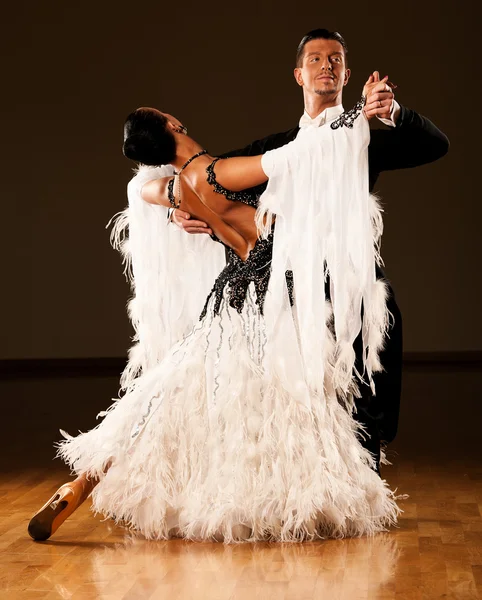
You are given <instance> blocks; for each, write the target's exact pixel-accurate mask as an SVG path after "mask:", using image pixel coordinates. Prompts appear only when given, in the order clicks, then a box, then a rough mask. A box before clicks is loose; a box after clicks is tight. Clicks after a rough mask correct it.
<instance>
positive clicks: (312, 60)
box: [311, 56, 320, 62]
mask: <svg viewBox="0 0 482 600" xmlns="http://www.w3.org/2000/svg"><path fill="white" fill-rule="evenodd" d="M317 60H320V59H319V58H318V57H317V56H315V57H314V58H312V59H311V62H315V61H317Z"/></svg>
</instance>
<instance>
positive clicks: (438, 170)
mask: <svg viewBox="0 0 482 600" xmlns="http://www.w3.org/2000/svg"><path fill="white" fill-rule="evenodd" d="M464 4H466V7H464ZM435 7H436V8H435ZM440 7H441V5H440V4H437V5H435V4H434V10H429V8H428V7H423V6H422V7H421V6H420V5H419V6H418V7H417V8H416V10H415V8H414V7H409V6H408V5H402V4H401V3H393V2H392V3H390V5H389V6H388V8H387V7H386V5H385V7H383V6H382V5H380V7H379V8H378V9H377V13H378V14H376V15H374V16H368V15H367V10H369V8H367V7H364V6H361V5H359V4H356V5H353V6H350V5H347V4H345V3H344V4H343V7H340V9H339V10H338V11H337V12H336V13H334V12H333V11H330V13H329V14H328V13H327V12H326V11H324V10H323V9H322V7H321V5H320V3H318V2H313V1H311V0H310V1H305V2H303V3H302V4H301V3H291V5H287V6H286V7H285V6H283V5H281V4H280V3H279V2H277V3H265V2H263V3H261V2H256V3H252V5H251V6H250V4H249V3H243V4H242V5H241V4H236V5H232V4H230V3H228V2H224V3H219V2H218V3H212V2H211V3H209V4H205V5H204V4H203V6H199V7H198V8H197V9H193V8H192V7H191V6H189V4H186V3H176V6H175V7H172V6H171V7H169V6H167V5H166V4H164V3H162V2H156V3H148V2H142V3H130V4H128V5H125V6H123V5H121V4H120V3H109V5H106V4H105V3H104V4H103V3H100V2H99V3H97V4H91V5H89V4H88V3H87V4H86V3H82V10H81V11H80V10H79V8H78V5H77V4H75V3H66V2H62V3H57V2H49V3H31V5H30V4H29V3H23V4H21V5H20V4H18V5H16V6H14V7H12V6H11V7H10V8H9V9H8V11H9V12H8V13H7V14H6V15H5V19H4V23H3V27H4V32H3V34H2V42H1V43H2V45H5V47H4V48H3V53H2V55H3V57H4V59H6V60H5V61H4V65H3V70H4V73H3V75H2V79H3V81H4V82H6V83H7V85H6V86H5V88H6V89H4V91H3V92H2V95H1V99H2V104H3V111H2V113H3V119H2V134H3V135H2V141H3V143H2V165H3V169H4V170H3V178H2V186H1V187H2V197H3V198H2V199H3V202H2V206H3V211H2V212H3V219H2V223H3V227H2V230H3V233H2V256H3V257H4V265H5V268H4V271H3V274H4V279H3V283H4V285H3V291H2V296H1V307H0V309H1V314H2V315H3V317H4V319H3V321H4V322H3V326H2V330H3V331H2V342H1V348H0V359H5V358H62V357H102V356H122V355H124V354H125V352H126V349H127V347H128V346H129V336H130V333H131V330H130V326H129V324H128V321H127V317H126V313H125V303H126V300H127V297H128V288H127V286H126V284H125V282H124V279H123V276H122V269H121V265H120V261H119V257H118V256H117V255H116V253H115V252H114V251H113V250H112V249H111V248H110V247H109V241H108V232H107V231H106V230H105V225H106V223H107V222H108V220H109V218H110V217H111V216H112V215H113V214H114V213H115V212H117V211H119V210H121V209H122V208H123V207H124V205H125V203H126V195H125V187H126V184H127V181H128V179H129V177H130V172H131V171H130V169H131V165H130V164H129V163H128V161H127V160H126V159H125V158H124V157H123V156H122V154H121V151H120V148H121V140H122V124H123V119H124V117H125V116H126V114H127V113H128V112H129V111H131V110H132V109H133V108H135V107H137V106H140V105H154V106H158V107H159V108H161V109H163V110H166V111H168V112H171V113H173V114H175V115H176V116H178V117H179V118H181V119H182V120H183V122H185V123H186V124H187V125H188V127H189V130H190V134H192V135H193V136H194V137H195V138H196V139H198V140H199V141H200V142H201V143H203V144H204V145H205V146H206V147H207V148H209V150H210V151H211V152H212V153H220V152H222V151H227V150H229V149H234V148H237V147H240V146H242V145H244V144H246V143H248V142H250V141H252V140H253V139H256V138H259V137H262V136H264V135H267V134H269V133H273V132H276V131H282V130H286V129H289V128H291V127H293V126H294V125H295V124H296V123H297V121H298V119H299V116H300V114H301V111H302V96H301V91H300V89H299V88H298V87H297V86H296V84H295V82H294V79H293V77H292V69H293V60H294V52H295V49H296V46H297V43H298V42H299V40H300V38H301V37H302V35H303V34H304V33H305V32H306V31H308V30H309V29H311V28H314V27H327V28H330V29H335V30H338V31H340V32H341V33H342V34H343V35H344V36H345V38H346V40H347V42H348V45H349V49H350V54H349V59H350V67H351V68H352V71H353V75H352V79H351V82H350V85H349V87H348V88H347V90H346V92H345V100H344V104H345V106H347V107H348V106H350V105H351V104H352V103H353V102H354V101H355V100H356V99H357V98H358V96H359V94H360V91H361V88H362V84H363V82H364V81H365V79H366V77H367V75H368V74H369V72H370V71H372V70H373V69H379V70H380V71H381V72H382V75H385V74H388V75H389V76H390V79H391V80H392V81H395V82H396V83H397V84H398V86H399V89H398V90H397V99H398V100H399V102H400V103H402V104H406V105H407V106H409V107H411V108H414V109H416V110H418V111H419V112H421V113H422V114H424V115H426V116H428V117H429V118H431V119H432V120H433V121H434V122H435V123H436V124H437V125H438V126H439V127H440V128H441V129H442V130H443V131H444V132H446V134H447V135H448V136H449V138H450V141H451V144H452V147H451V151H450V153H449V155H448V156H447V157H445V158H444V159H443V160H441V161H439V162H438V163H436V164H433V165H429V166H425V167H422V168H419V169H415V170H410V171H405V172H394V173H387V174H385V175H383V176H382V178H381V179H380V180H379V191H380V192H381V195H382V198H383V201H384V205H385V211H386V212H385V223H386V229H385V236H384V242H383V256H384V259H385V263H386V271H387V274H388V276H389V277H390V278H391V280H392V282H393V285H394V287H395V289H396V292H397V295H398V299H399V303H400V305H401V309H402V311H403V315H404V318H405V322H404V323H405V340H406V344H405V347H406V350H407V351H429V352H430V351H467V350H482V335H481V334H482V317H481V311H480V308H479V306H480V301H481V299H482V294H481V282H480V276H479V266H480V258H481V252H480V245H479V229H480V221H481V217H482V209H481V206H480V194H479V191H478V185H477V182H478V176H479V170H480V166H479V156H478V150H479V144H480V133H481V132H480V121H481V117H480V112H481V111H480V108H479V104H480V94H479V93H478V92H479V85H478V77H479V74H478V72H477V68H478V62H479V56H478V45H479V40H478V38H479V35H480V33H479V31H478V30H477V29H476V26H477V23H480V18H479V16H480V15H477V14H475V13H474V10H472V9H471V10H470V11H469V10H465V8H467V9H468V7H469V3H464V2H458V3H457V12H455V13H450V14H448V13H445V12H443V11H442V9H441V8H440ZM476 10H477V11H480V9H479V8H477V9H476Z"/></svg>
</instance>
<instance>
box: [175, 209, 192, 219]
mask: <svg viewBox="0 0 482 600" xmlns="http://www.w3.org/2000/svg"><path fill="white" fill-rule="evenodd" d="M174 216H175V217H176V218H179V219H190V218H191V215H190V214H189V213H187V212H184V211H183V210H179V209H178V208H176V209H175V210H174Z"/></svg>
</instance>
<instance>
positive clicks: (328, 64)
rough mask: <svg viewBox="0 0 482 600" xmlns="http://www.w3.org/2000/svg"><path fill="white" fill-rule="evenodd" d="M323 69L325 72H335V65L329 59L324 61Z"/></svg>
mask: <svg viewBox="0 0 482 600" xmlns="http://www.w3.org/2000/svg"><path fill="white" fill-rule="evenodd" d="M321 68H322V69H323V70H327V71H333V65H332V64H331V62H330V61H329V60H328V59H326V60H324V61H323V63H322V65H321Z"/></svg>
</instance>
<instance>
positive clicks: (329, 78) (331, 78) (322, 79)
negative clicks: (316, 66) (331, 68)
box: [316, 75, 335, 81]
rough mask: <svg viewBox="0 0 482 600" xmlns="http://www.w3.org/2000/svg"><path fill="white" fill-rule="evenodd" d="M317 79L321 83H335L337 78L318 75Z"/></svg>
mask: <svg viewBox="0 0 482 600" xmlns="http://www.w3.org/2000/svg"><path fill="white" fill-rule="evenodd" d="M316 79H318V80H320V81H324V80H325V79H326V80H327V81H333V80H334V79H335V78H334V77H331V76H330V75H318V77H317V78H316Z"/></svg>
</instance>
